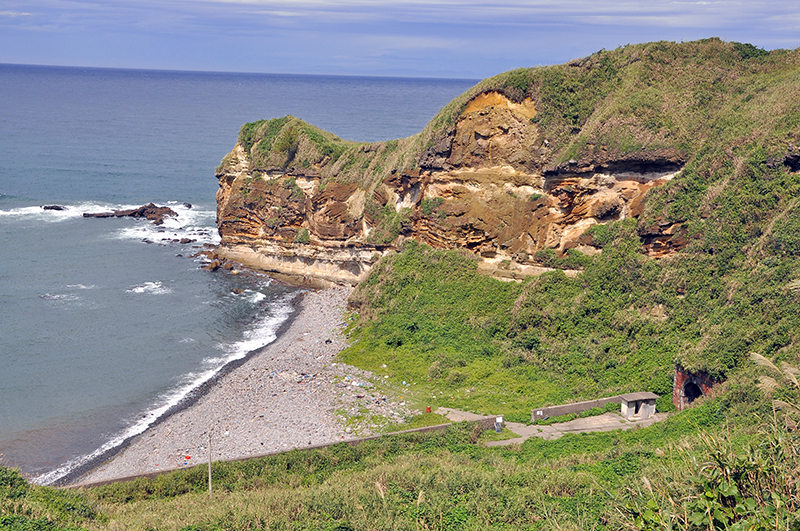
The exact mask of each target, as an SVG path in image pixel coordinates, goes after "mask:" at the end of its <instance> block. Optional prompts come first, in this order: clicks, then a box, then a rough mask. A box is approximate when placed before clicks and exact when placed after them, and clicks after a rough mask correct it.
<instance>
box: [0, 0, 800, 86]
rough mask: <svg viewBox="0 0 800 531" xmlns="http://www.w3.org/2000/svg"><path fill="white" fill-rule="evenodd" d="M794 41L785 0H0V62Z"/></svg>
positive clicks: (120, 63) (557, 51) (569, 50)
mask: <svg viewBox="0 0 800 531" xmlns="http://www.w3.org/2000/svg"><path fill="white" fill-rule="evenodd" d="M707 37H719V38H721V39H723V40H725V41H739V42H749V43H752V44H754V45H756V46H758V47H759V48H765V49H768V50H772V49H775V48H788V49H794V48H797V47H798V46H800V2H798V1H790V0H779V1H773V0H741V1H713V0H712V1H681V0H671V1H669V0H640V1H637V0H624V1H616V0H614V1H612V0H561V1H554V0H497V1H482V2H478V1H472V0H438V1H433V2H429V1H423V0H405V1H400V2H387V1H382V0H345V1H331V0H288V1H276V0H163V1H154V0H24V1H22V0H0V63H16V64H39V65H62V66H94V67H116V68H146V69H164V70H200V71H222V72H263V73H299V74H336V75H374V76H403V77H439V78H466V79H481V78H485V77H489V76H492V75H495V74H498V73H500V72H504V71H506V70H511V69H514V68H520V67H530V66H540V65H548V64H556V63H562V62H565V61H569V60H571V59H575V58H579V57H584V56H587V55H589V54H591V53H593V52H596V51H597V50H600V49H602V48H605V49H614V48H617V47H619V46H624V45H626V44H634V43H641V42H650V41H656V40H669V41H690V40H696V39H701V38H707Z"/></svg>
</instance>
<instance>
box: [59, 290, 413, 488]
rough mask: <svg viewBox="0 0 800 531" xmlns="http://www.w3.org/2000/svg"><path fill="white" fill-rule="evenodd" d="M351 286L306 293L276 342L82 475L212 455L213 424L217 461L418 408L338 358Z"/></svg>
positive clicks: (353, 432) (347, 432)
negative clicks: (381, 389) (409, 406)
mask: <svg viewBox="0 0 800 531" xmlns="http://www.w3.org/2000/svg"><path fill="white" fill-rule="evenodd" d="M350 291H351V290H350V289H348V288H332V289H327V290H320V291H309V292H307V293H305V294H304V296H303V298H302V301H301V302H300V303H299V305H300V307H299V311H298V313H297V315H295V316H294V318H293V320H292V321H291V324H290V325H289V326H288V328H286V329H285V330H284V331H283V333H281V334H280V336H279V337H278V338H277V339H276V340H275V341H274V342H272V343H270V344H269V345H267V346H266V347H264V348H262V349H261V350H260V351H258V352H257V353H256V354H254V355H253V356H252V357H251V358H250V359H249V360H247V361H246V362H245V363H244V364H242V365H241V366H239V367H237V368H236V369H234V370H232V371H231V372H230V373H228V374H226V375H224V376H222V377H221V378H220V379H219V380H218V381H217V382H216V383H215V384H214V385H213V387H212V388H211V389H210V390H209V391H208V392H207V393H206V394H205V395H203V396H202V397H201V398H199V399H198V400H197V402H195V403H194V404H192V405H191V406H189V407H187V408H186V409H183V410H181V411H178V412H177V413H175V414H173V415H171V416H169V417H168V418H166V419H164V420H163V421H161V422H159V423H158V424H156V425H155V426H153V427H151V428H150V429H148V430H147V431H145V432H144V433H142V434H141V435H139V436H137V437H136V438H135V439H133V441H131V443H130V444H129V445H128V446H127V447H126V448H125V449H124V450H123V451H121V452H120V453H119V454H117V455H116V456H114V457H113V458H112V459H110V460H109V461H107V462H105V463H103V464H101V465H100V466H98V467H96V468H95V469H94V470H92V471H90V472H89V473H87V474H85V475H83V476H82V477H80V478H78V479H77V480H76V481H74V483H90V482H96V481H104V480H108V479H114V478H120V477H127V476H132V475H136V474H144V473H149V472H157V471H159V470H164V469H174V468H180V467H182V466H191V465H194V464H196V463H201V462H206V461H207V460H208V448H207V445H208V432H209V430H211V448H212V453H213V460H224V459H235V458H242V457H249V456H257V455H262V454H266V453H271V452H276V451H283V450H290V449H293V448H302V447H307V446H312V445H317V444H323V443H329V442H335V441H341V440H343V439H349V438H351V437H356V436H363V435H370V434H371V433H372V431H373V429H372V428H373V427H374V426H375V425H379V424H381V423H385V422H389V421H394V422H398V421H401V420H403V419H404V418H405V417H406V416H408V415H409V414H411V412H410V411H408V410H407V409H406V408H405V404H404V403H402V402H397V401H393V399H392V398H390V397H388V396H385V395H383V394H381V393H380V392H378V391H377V390H378V388H379V387H382V386H380V384H379V387H376V386H375V382H376V381H377V380H376V378H375V377H374V376H373V375H371V374H369V373H366V372H364V371H361V370H359V369H356V368H354V367H350V366H347V365H344V364H342V363H336V362H335V360H334V358H335V356H336V355H337V354H338V352H339V351H340V350H342V349H343V348H344V347H346V346H347V343H346V341H345V338H344V337H343V336H342V335H341V330H342V329H343V328H344V319H345V304H346V300H347V297H348V295H349V294H350ZM353 415H359V418H360V419H362V420H361V421H357V420H354V418H353V417H352V416H353Z"/></svg>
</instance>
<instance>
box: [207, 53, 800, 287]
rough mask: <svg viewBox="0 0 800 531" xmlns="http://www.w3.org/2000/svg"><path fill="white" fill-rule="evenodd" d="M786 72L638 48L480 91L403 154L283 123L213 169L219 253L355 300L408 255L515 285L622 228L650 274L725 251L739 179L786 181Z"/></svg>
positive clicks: (401, 148) (763, 56)
mask: <svg viewBox="0 0 800 531" xmlns="http://www.w3.org/2000/svg"><path fill="white" fill-rule="evenodd" d="M797 68H798V54H797V52H796V51H774V52H770V53H767V52H764V51H763V50H758V49H756V48H754V47H752V46H750V45H743V44H738V43H724V42H722V41H719V40H716V39H710V40H706V41H698V42H693V43H684V44H671V43H663V42H662V43H650V44H645V45H635V46H626V47H624V48H620V49H617V50H613V51H600V52H598V53H596V54H594V55H592V56H590V57H587V58H585V59H582V60H576V61H573V62H571V63H568V64H564V65H557V66H552V67H544V68H534V69H520V70H515V71H512V72H507V73H505V74H501V75H499V76H496V77H494V78H490V79H487V80H484V81H482V82H481V83H479V84H478V85H476V86H475V87H473V88H472V89H470V90H469V91H467V92H466V93H464V94H463V95H461V96H460V97H458V98H456V99H455V100H453V101H452V102H451V103H450V104H448V105H447V106H446V107H445V108H444V109H442V111H441V112H440V113H439V114H438V115H437V116H436V117H434V118H433V120H431V122H430V123H429V124H428V126H427V127H426V128H425V129H424V130H423V131H422V132H421V133H420V134H418V135H415V136H413V137H410V138H406V139H400V140H391V141H386V142H378V143H373V144H360V143H353V142H347V141H343V140H341V139H339V138H337V137H335V136H334V135H332V134H330V133H326V132H324V131H321V130H319V129H317V128H315V127H313V126H311V125H309V124H306V123H304V122H302V121H300V120H298V119H296V118H293V117H285V118H280V119H274V120H262V121H259V122H253V123H249V124H246V125H245V126H243V127H242V130H241V132H240V134H239V142H238V144H237V146H236V148H235V149H234V150H233V152H232V153H231V154H230V155H228V156H226V157H225V159H224V160H223V162H222V164H221V165H220V167H219V168H218V169H217V177H218V178H219V180H220V189H219V193H218V194H217V200H218V224H219V229H220V234H221V236H222V245H221V247H220V250H219V252H220V254H221V255H222V256H227V257H230V258H233V259H236V260H239V261H241V262H244V263H245V264H247V265H250V266H253V267H258V268H262V269H265V270H269V271H272V272H275V273H280V274H285V275H290V276H294V277H295V278H299V279H301V280H305V281H306V282H311V283H313V282H317V283H325V282H340V283H341V282H343V283H351V284H354V283H357V282H359V281H360V280H362V279H363V278H364V276H365V275H366V273H367V272H368V271H369V270H370V268H371V267H372V265H373V264H374V263H375V261H376V260H377V259H378V258H379V257H380V256H382V255H384V254H385V253H386V252H387V251H391V250H394V249H398V248H399V247H400V246H401V245H402V242H403V241H405V240H407V239H413V240H416V241H419V242H421V243H426V244H428V245H431V246H433V247H435V248H442V249H450V248H460V249H468V250H470V251H471V252H472V253H474V254H475V255H476V256H477V257H479V259H480V262H479V263H480V267H481V269H482V270H483V271H485V272H487V273H490V274H492V275H494V276H497V277H499V278H524V277H526V276H529V275H536V274H540V273H541V272H542V271H546V270H548V269H550V268H552V265H553V264H552V258H553V255H554V254H555V255H557V256H563V255H564V254H565V253H568V252H569V251H570V250H572V249H575V250H577V251H580V252H582V253H583V254H587V255H591V254H593V253H595V252H597V250H598V249H599V248H600V247H602V245H601V244H599V243H598V242H596V241H595V240H594V239H593V238H592V237H591V235H590V234H587V231H588V230H589V229H591V227H593V226H596V225H600V224H607V223H609V222H612V221H615V220H621V219H630V218H635V219H637V220H638V224H637V232H638V234H639V237H640V238H641V239H642V241H643V244H644V246H645V249H646V251H647V253H648V254H649V255H651V256H668V255H671V254H673V253H674V252H675V251H676V250H679V249H682V248H684V247H686V246H687V245H690V244H691V245H690V246H692V248H694V245H695V244H700V243H699V241H698V239H697V238H696V235H697V234H698V233H701V232H708V231H709V230H712V231H714V232H715V233H719V234H717V236H716V238H717V239H719V238H722V239H725V238H728V237H740V236H734V235H729V234H727V233H726V231H727V229H726V228H725V227H723V226H720V224H722V223H723V222H722V220H717V218H714V219H711V220H709V219H708V218H709V212H710V210H711V209H714V208H715V207H716V206H718V205H719V206H723V205H722V203H721V201H724V200H725V196H726V193H725V183H727V182H729V180H730V179H731V177H732V176H733V175H734V174H736V173H741V172H743V171H749V167H750V166H751V164H749V162H748V161H751V160H753V161H757V164H762V163H764V162H766V161H767V160H770V161H772V164H771V165H772V166H773V168H767V169H768V170H770V171H775V172H778V173H780V169H781V168H786V167H787V166H786V165H788V168H790V169H793V170H796V169H797V168H798V167H799V166H798V165H799V164H800V152H798V150H797V148H796V147H795V146H794V144H793V142H795V140H796V137H795V135H796V130H797V119H798V118H797V117H798V103H797V102H798V90H800V88H798V83H797V76H798V70H797ZM723 162H724V164H723ZM676 175H678V176H679V177H680V178H679V179H677V180H676V179H674V177H675V176H676ZM667 183H668V184H669V185H668V186H666V187H664V186H663V185H665V184H667ZM654 187H656V188H659V192H658V193H655V194H651V197H650V199H649V200H648V201H646V202H644V201H643V200H642V199H643V197H644V195H645V194H646V193H647V192H648V190H650V189H651V188H654ZM748 193H750V194H759V193H760V191H759V190H757V189H752V190H750V191H749V192H748ZM676 196H679V197H677V198H676ZM760 201H770V198H768V197H767V198H760ZM730 208H736V207H735V206H733V205H731V206H730ZM767 208H771V206H768V207H767ZM731 215H734V216H736V217H737V219H736V220H735V221H736V224H737V225H740V223H739V219H738V218H741V216H740V215H739V214H737V213H735V212H731ZM743 221H744V225H745V227H744V228H743V230H745V231H747V230H749V229H750V227H749V226H748V225H749V224H750V223H751V222H750V221H749V220H743ZM708 243H709V242H708V241H706V242H704V243H702V244H700V245H707V244H708ZM712 245H715V246H718V245H719V243H713V244H712ZM562 267H563V266H562Z"/></svg>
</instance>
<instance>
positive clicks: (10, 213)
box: [0, 202, 137, 223]
mask: <svg viewBox="0 0 800 531" xmlns="http://www.w3.org/2000/svg"><path fill="white" fill-rule="evenodd" d="M59 206H62V207H64V209H65V210H45V209H44V205H36V206H27V207H19V208H11V209H8V210H0V218H5V219H20V220H22V219H33V220H39V221H44V222H49V223H56V222H59V221H66V220H69V219H74V218H80V217H83V213H84V212H90V213H94V212H111V211H112V210H125V209H131V208H137V207H135V206H132V205H112V204H109V203H93V202H82V203H77V204H62V205H59Z"/></svg>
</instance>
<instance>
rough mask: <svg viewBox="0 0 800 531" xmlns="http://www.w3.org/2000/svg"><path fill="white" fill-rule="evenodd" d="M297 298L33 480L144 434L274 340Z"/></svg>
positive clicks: (60, 473) (55, 475)
mask: <svg viewBox="0 0 800 531" xmlns="http://www.w3.org/2000/svg"><path fill="white" fill-rule="evenodd" d="M296 296H297V293H292V294H289V295H286V296H284V297H282V298H281V299H279V300H277V301H275V302H274V303H273V304H271V305H270V306H271V308H270V312H269V315H268V316H267V317H265V318H264V319H262V320H260V321H259V322H257V323H256V324H255V325H254V326H253V327H252V328H251V329H250V330H247V331H245V333H244V338H243V339H242V340H240V341H238V342H235V343H233V344H231V345H220V346H219V348H220V349H221V350H223V351H224V352H225V354H224V355H223V356H220V357H216V358H209V359H206V360H204V361H205V363H204V365H205V366H206V367H208V368H207V369H205V370H202V371H198V372H191V373H188V374H186V375H184V377H183V378H182V379H181V382H180V383H179V384H178V386H177V387H176V388H175V389H174V390H172V391H170V392H168V393H166V394H164V395H162V396H160V397H159V398H158V400H157V401H156V405H155V406H154V407H153V408H152V409H150V410H149V411H147V412H145V413H144V414H142V415H138V416H137V419H136V421H135V422H134V423H133V424H132V425H131V426H130V427H128V428H127V429H125V430H123V431H122V432H121V433H119V434H117V435H115V436H114V437H112V438H111V440H109V441H108V442H106V443H105V444H103V445H102V446H101V447H100V448H98V449H97V450H95V451H94V452H92V453H90V454H88V455H84V456H81V457H78V458H75V459H72V460H71V461H69V462H67V463H65V464H64V465H62V466H60V467H58V468H57V469H55V470H53V471H51V472H47V473H45V474H42V475H40V476H38V477H36V478H34V480H33V481H34V482H35V483H38V484H40V485H48V484H51V483H54V482H56V481H58V480H59V479H61V478H63V477H64V476H66V475H68V474H69V473H70V472H72V471H73V470H75V469H76V468H78V467H80V466H82V465H85V464H86V463H89V462H91V461H92V460H93V459H95V458H98V457H100V456H101V455H103V454H105V453H106V452H108V451H110V450H113V449H114V448H116V447H118V446H120V445H121V444H122V443H124V442H125V441H127V440H128V439H130V438H131V437H135V436H137V435H139V434H141V433H143V432H144V431H145V430H146V429H147V428H149V427H150V426H151V425H152V424H153V423H154V422H155V421H156V420H158V419H159V418H160V417H161V416H162V415H164V414H165V413H166V412H167V411H169V410H170V408H172V407H174V406H176V405H177V404H178V403H180V401H181V400H183V399H184V398H186V397H187V396H188V395H189V394H190V393H191V392H192V391H194V390H195V389H197V388H198V387H200V386H201V385H203V384H204V383H206V382H208V381H209V380H210V379H211V378H213V377H214V375H215V374H217V373H218V372H219V371H220V370H221V369H222V368H223V367H224V366H225V365H227V364H228V363H230V362H232V361H235V360H238V359H241V358H243V357H245V356H246V355H247V354H248V353H250V352H252V351H253V350H256V349H258V348H261V347H263V346H266V345H268V344H270V343H272V342H273V341H275V339H276V338H277V330H278V328H279V327H280V325H281V324H282V323H283V322H284V321H286V319H288V318H289V316H290V315H291V313H292V301H293V300H294V298H295V297H296Z"/></svg>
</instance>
